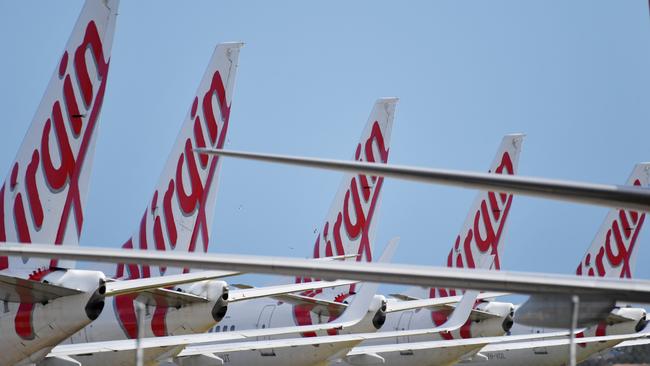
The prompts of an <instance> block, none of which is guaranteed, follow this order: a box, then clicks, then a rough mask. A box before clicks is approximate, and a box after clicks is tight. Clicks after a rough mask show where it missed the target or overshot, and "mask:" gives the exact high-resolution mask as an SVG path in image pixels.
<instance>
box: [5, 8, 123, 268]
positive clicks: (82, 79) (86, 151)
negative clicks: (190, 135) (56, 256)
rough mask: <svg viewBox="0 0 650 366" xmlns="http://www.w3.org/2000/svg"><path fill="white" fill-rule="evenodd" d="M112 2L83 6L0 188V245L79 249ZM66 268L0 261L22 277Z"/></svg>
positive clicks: (104, 75) (105, 71) (106, 64)
mask: <svg viewBox="0 0 650 366" xmlns="http://www.w3.org/2000/svg"><path fill="white" fill-rule="evenodd" d="M118 2H119V1H118V0H109V1H100V0H87V1H86V3H85V4H84V6H83V8H82V10H81V13H80V15H79V18H78V19H77V22H76V23H75V26H74V28H73V30H72V34H71V35H70V38H69V39H68V42H67V44H66V46H65V50H64V51H63V53H62V55H61V58H60V61H59V64H58V65H56V68H55V70H54V74H53V75H52V78H51V79H50V82H49V83H48V85H47V89H46V90H45V94H44V95H43V98H42V99H41V103H40V104H39V106H38V109H37V110H36V114H35V115H34V119H33V120H32V123H31V125H30V127H29V130H28V131H27V134H26V135H25V138H24V140H23V142H22V144H21V145H20V148H19V150H18V154H17V155H16V160H15V161H14V163H13V164H12V165H11V169H10V171H9V174H8V175H7V178H6V179H5V181H4V184H3V185H2V188H0V215H2V217H1V218H0V241H17V242H22V243H32V242H38V243H54V244H57V245H63V244H65V245H79V235H80V234H81V229H82V226H83V219H84V215H83V208H84V205H85V202H86V197H87V194H88V183H89V177H90V171H91V167H92V160H93V155H94V150H95V141H96V135H97V129H98V126H97V124H98V121H99V114H100V111H101V107H102V103H103V100H104V91H105V88H106V82H107V77H108V69H109V64H110V57H111V47H112V42H113V33H114V31H115V20H116V16H117V7H118ZM54 266H59V267H73V266H74V262H71V261H60V262H59V261H56V260H52V261H48V260H44V259H28V260H23V259H21V258H10V259H8V258H6V257H0V270H4V269H9V270H10V271H11V272H12V273H14V274H16V275H20V276H26V275H29V274H31V273H35V272H38V271H40V270H47V269H49V268H50V267H54Z"/></svg>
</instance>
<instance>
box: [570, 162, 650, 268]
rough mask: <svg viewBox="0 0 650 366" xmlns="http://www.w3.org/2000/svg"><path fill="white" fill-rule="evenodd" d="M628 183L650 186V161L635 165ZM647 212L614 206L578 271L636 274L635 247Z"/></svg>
mask: <svg viewBox="0 0 650 366" xmlns="http://www.w3.org/2000/svg"><path fill="white" fill-rule="evenodd" d="M626 184H627V185H634V186H641V187H648V184H650V163H639V164H637V165H635V166H634V170H632V174H630V177H629V178H628V180H627V183H626ZM644 220H645V213H642V212H636V211H632V210H622V209H612V210H610V211H609V213H608V214H607V217H605V221H603V224H602V225H601V226H600V229H599V230H598V232H597V233H596V236H595V237H594V240H593V241H592V242H591V246H590V247H589V250H587V253H585V256H584V257H583V258H582V260H581V261H580V264H579V265H578V268H577V269H576V274H578V275H585V276H592V277H593V276H595V277H619V278H632V274H633V273H634V267H635V265H636V253H638V251H636V250H634V249H635V246H636V244H637V243H636V241H637V238H638V236H639V233H640V232H641V227H642V226H643V221H644Z"/></svg>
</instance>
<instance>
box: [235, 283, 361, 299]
mask: <svg viewBox="0 0 650 366" xmlns="http://www.w3.org/2000/svg"><path fill="white" fill-rule="evenodd" d="M353 283H357V281H345V280H338V281H312V282H304V283H292V284H288V285H277V286H267V287H251V288H246V289H240V290H231V291H230V295H229V296H228V302H236V301H242V300H250V299H256V298H259V297H270V296H277V295H284V294H288V293H292V292H302V291H308V290H317V289H322V288H329V287H338V286H346V285H351V284H353Z"/></svg>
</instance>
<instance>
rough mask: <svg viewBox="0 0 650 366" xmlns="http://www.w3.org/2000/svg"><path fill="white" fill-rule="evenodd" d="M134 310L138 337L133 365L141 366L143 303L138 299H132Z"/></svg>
mask: <svg viewBox="0 0 650 366" xmlns="http://www.w3.org/2000/svg"><path fill="white" fill-rule="evenodd" d="M134 303H135V310H136V312H137V314H138V339H136V343H135V344H136V350H135V365H136V366H143V365H144V357H143V354H142V338H144V304H143V303H141V302H139V301H134Z"/></svg>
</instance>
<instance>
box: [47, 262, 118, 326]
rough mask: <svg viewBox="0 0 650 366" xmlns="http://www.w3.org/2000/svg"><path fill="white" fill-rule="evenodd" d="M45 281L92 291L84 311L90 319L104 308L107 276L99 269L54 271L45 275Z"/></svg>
mask: <svg viewBox="0 0 650 366" xmlns="http://www.w3.org/2000/svg"><path fill="white" fill-rule="evenodd" d="M42 281H43V282H44V283H50V284H53V285H57V286H61V287H67V288H71V289H75V290H79V291H83V292H88V293H92V295H91V296H90V298H89V299H88V301H87V302H86V306H85V307H84V311H85V313H86V316H87V317H88V319H90V320H95V319H97V318H98V317H99V315H100V314H101V313H102V311H103V310H104V304H105V294H106V276H105V275H104V273H102V272H99V271H89V270H81V269H68V270H58V271H54V272H52V273H50V274H48V275H46V276H44V277H43V279H42Z"/></svg>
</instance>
